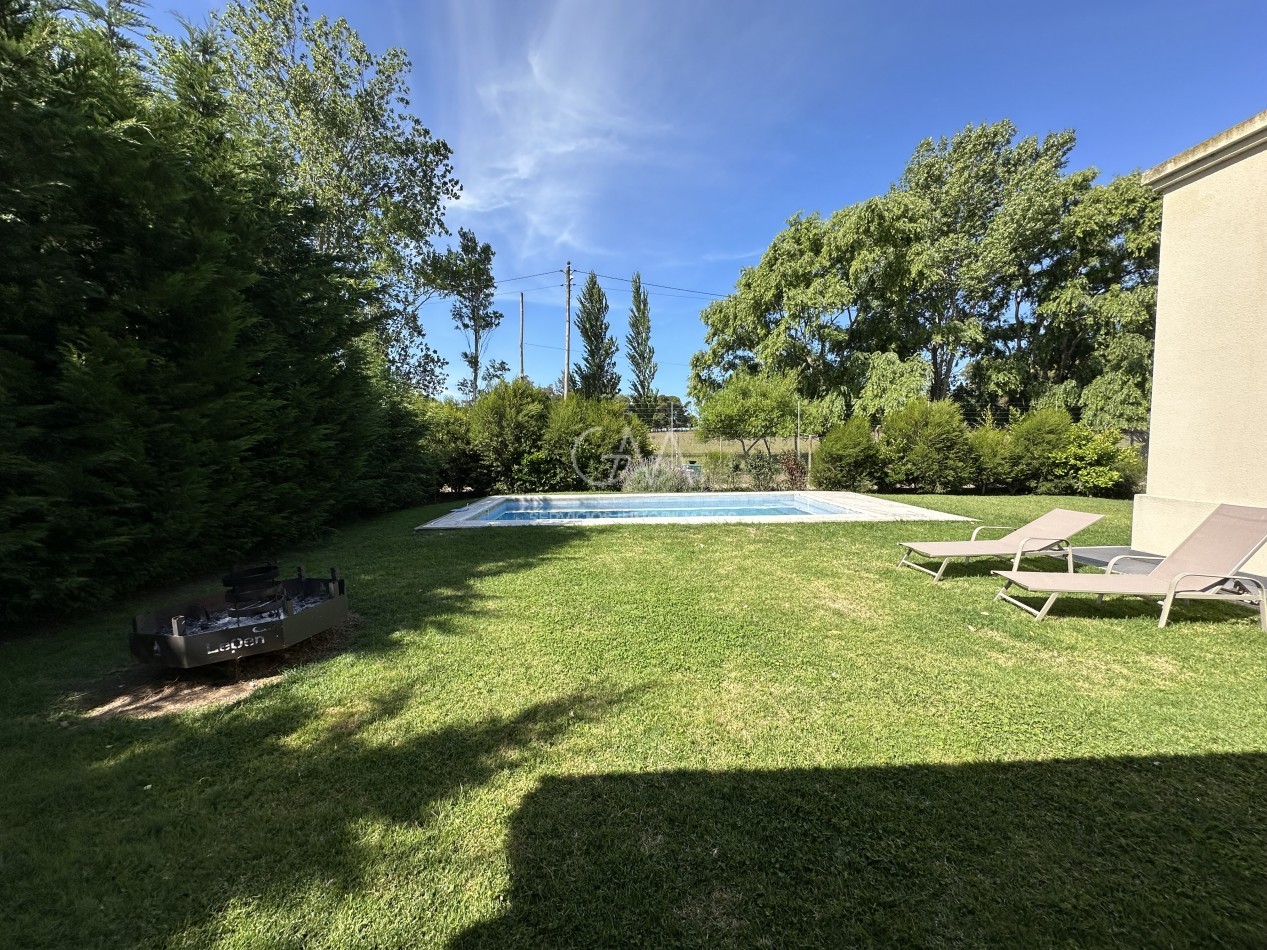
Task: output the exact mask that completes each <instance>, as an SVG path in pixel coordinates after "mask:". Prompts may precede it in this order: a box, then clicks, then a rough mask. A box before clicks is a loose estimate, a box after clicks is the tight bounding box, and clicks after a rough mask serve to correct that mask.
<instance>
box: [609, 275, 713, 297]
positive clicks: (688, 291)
mask: <svg viewBox="0 0 1267 950" xmlns="http://www.w3.org/2000/svg"><path fill="white" fill-rule="evenodd" d="M594 276H595V277H601V278H603V279H604V280H620V281H624V282H625V283H626V284H632V283H633V281H632V280H630V279H629V278H628V277H613V276H612V275H611V274H598V273H596V274H594ZM641 283H642V286H644V287H659V288H660V289H661V290H680V291H681V292H682V293H684V294H699V295H701V296H703V297H718V298H721V297H729V296H730V295H729V294H715V293H713V292H712V291H709V290H691V289H690V288H689V287H671V286H669V285H668V284H653V283H650V282H649V281H645V280H644V281H641ZM660 296H667V295H666V294H661V295H660Z"/></svg>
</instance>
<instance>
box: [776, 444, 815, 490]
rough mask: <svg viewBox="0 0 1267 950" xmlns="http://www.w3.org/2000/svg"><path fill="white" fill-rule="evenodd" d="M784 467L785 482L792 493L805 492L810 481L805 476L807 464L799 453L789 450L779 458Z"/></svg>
mask: <svg viewBox="0 0 1267 950" xmlns="http://www.w3.org/2000/svg"><path fill="white" fill-rule="evenodd" d="M779 463H780V464H781V465H782V466H783V480H784V481H785V482H787V487H788V488H790V489H791V490H792V491H804V490H805V486H806V485H807V484H808V483H809V479H808V478H807V477H806V474H805V462H804V461H803V460H802V459H801V456H800V454H799V453H797V452H793V451H791V450H788V451H787V452H784V453H783V454H782V455H780V456H779Z"/></svg>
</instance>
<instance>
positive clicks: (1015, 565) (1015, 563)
mask: <svg viewBox="0 0 1267 950" xmlns="http://www.w3.org/2000/svg"><path fill="white" fill-rule="evenodd" d="M1031 541H1046V542H1047V544H1045V545H1043V547H1042V548H1039V549H1038V550H1040V551H1042V550H1046V549H1047V548H1055V549H1056V550H1057V551H1059V550H1060V549H1061V548H1065V549H1068V548H1069V539H1068V538H1022V539H1021V543H1020V544H1018V545H1017V546H1016V557H1014V558H1012V570H1014V571H1019V570H1020V569H1021V558H1022V557H1024V556H1025V554H1026V551H1025V547H1026V545H1028V544H1029V543H1030V542H1031ZM1029 553H1030V554H1034V553H1037V552H1035V551H1030V552H1029ZM1069 570H1070V571H1072V570H1073V560H1072V557H1071V559H1070V561H1069Z"/></svg>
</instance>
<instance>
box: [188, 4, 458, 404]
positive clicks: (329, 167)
mask: <svg viewBox="0 0 1267 950" xmlns="http://www.w3.org/2000/svg"><path fill="white" fill-rule="evenodd" d="M213 22H214V23H215V25H216V26H217V28H219V29H221V30H223V31H224V33H225V36H226V37H227V39H228V41H229V43H230V44H231V46H232V49H233V55H232V57H230V58H229V60H228V63H229V65H230V67H231V69H232V87H231V94H232V100H233V104H234V107H235V108H236V109H238V110H239V111H240V112H241V113H242V114H243V115H244V116H245V117H247V119H248V120H249V121H250V122H251V123H252V125H253V128H254V132H255V134H257V135H259V136H261V137H263V138H264V139H265V140H266V141H267V142H269V143H270V146H271V151H272V154H273V157H274V159H275V160H276V161H277V162H279V163H280V165H281V167H282V169H283V171H284V174H285V176H286V180H287V182H288V183H290V184H291V185H293V186H294V187H295V188H296V189H297V190H299V191H300V192H301V193H303V194H305V195H308V196H310V197H311V199H312V201H313V202H314V203H315V204H316V206H317V208H318V209H319V210H320V211H321V217H320V223H319V226H318V230H317V234H316V244H317V248H318V250H320V251H321V252H323V253H327V254H337V255H339V256H341V257H345V258H348V259H350V260H352V261H353V262H355V263H356V264H357V265H358V266H359V268H360V269H361V271H362V273H363V274H364V275H365V278H366V279H367V280H368V281H369V282H370V283H371V285H372V287H374V288H376V289H377V290H378V291H379V293H378V294H377V296H376V300H377V303H376V305H375V309H374V311H373V312H374V317H375V320H374V324H375V332H376V334H377V337H378V340H379V343H380V345H381V346H382V347H383V349H384V351H385V353H386V354H387V357H388V360H389V366H390V367H391V369H392V371H393V372H394V373H395V374H396V375H398V376H401V377H403V378H405V379H407V380H409V381H410V382H411V383H413V384H414V385H415V387H416V388H419V389H420V390H422V391H424V392H429V393H435V392H438V391H439V389H440V388H441V385H442V382H443V380H442V373H443V367H444V361H443V360H441V359H440V358H439V356H438V355H437V354H436V353H435V351H434V350H432V349H431V348H430V347H429V346H428V345H427V344H426V343H425V341H424V338H425V333H424V330H423V327H422V324H421V321H420V318H419V309H420V307H421V306H422V304H423V303H425V302H426V301H427V300H428V299H429V298H431V297H432V296H433V295H435V294H437V293H442V292H445V291H447V290H448V289H449V288H450V286H451V283H452V280H453V275H452V274H451V273H450V267H451V265H452V264H453V258H452V257H451V255H445V254H440V253H438V252H437V251H436V250H435V248H434V247H433V241H434V239H435V238H436V237H437V236H438V235H443V234H445V233H446V230H445V227H444V220H443V219H444V210H445V205H446V203H447V202H448V201H452V200H454V199H456V198H457V196H458V191H459V186H458V183H457V180H456V179H455V178H454V177H453V169H452V166H451V164H450V155H451V152H450V149H449V146H448V145H447V144H446V143H445V142H444V141H443V140H441V139H437V138H435V137H433V136H432V134H431V132H430V131H429V130H428V129H427V128H426V126H425V125H423V123H422V122H421V120H419V119H418V117H417V116H415V115H413V114H412V113H410V112H409V111H408V109H409V105H410V102H409V86H408V76H409V72H410V69H411V68H412V67H411V64H410V62H409V59H408V58H407V57H406V55H405V53H404V51H403V50H401V49H399V48H397V47H392V48H390V49H388V50H386V51H385V52H383V53H382V54H375V53H373V52H371V51H370V50H369V48H368V47H367V46H366V45H365V43H364V42H363V41H362V39H361V37H360V36H359V35H358V34H357V32H356V31H355V30H354V29H353V28H352V27H351V26H350V25H349V24H348V22H347V21H346V20H344V19H342V18H339V19H336V20H331V19H330V18H329V17H326V16H319V17H316V18H314V17H313V16H312V15H311V14H310V13H309V12H308V8H307V6H306V5H305V4H303V3H302V2H301V0H250V2H247V0H230V2H229V3H228V4H227V5H226V7H225V8H224V10H223V11H222V12H220V13H217V14H215V16H214V18H213Z"/></svg>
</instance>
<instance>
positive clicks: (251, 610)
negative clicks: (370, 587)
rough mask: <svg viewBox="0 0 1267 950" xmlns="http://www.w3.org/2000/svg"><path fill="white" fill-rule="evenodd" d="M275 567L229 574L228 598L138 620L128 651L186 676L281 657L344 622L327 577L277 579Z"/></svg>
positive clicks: (339, 590)
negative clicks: (262, 656)
mask: <svg viewBox="0 0 1267 950" xmlns="http://www.w3.org/2000/svg"><path fill="white" fill-rule="evenodd" d="M277 575H278V567H277V565H276V564H261V565H258V566H255V567H249V568H245V569H243V570H240V571H235V572H233V573H231V574H226V575H225V577H224V579H223V581H224V586H225V591H224V593H223V594H212V595H211V596H208V597H202V598H199V599H198V600H194V601H191V602H189V603H186V604H181V605H179V606H173V607H168V608H164V609H163V610H158V611H155V612H154V613H148V614H138V615H137V616H136V619H135V620H134V621H133V624H132V636H131V637H130V638H129V645H130V646H131V648H132V655H133V656H134V657H136V658H137V659H138V660H140V661H141V662H143V663H156V664H159V665H160V666H176V667H181V668H182V669H188V668H190V667H194V666H206V665H207V664H209V663H223V662H225V661H226V660H240V659H241V658H242V657H244V656H255V655H256V654H259V653H271V652H272V651H273V650H284V649H285V648H286V647H290V646H294V645H295V644H296V643H299V642H300V641H302V640H307V639H308V638H309V637H311V636H313V635H314V634H318V633H321V631H323V630H329V629H330V628H331V627H337V626H338V625H339V624H341V623H343V622H344V621H345V620H347V617H348V597H347V592H346V590H345V589H344V583H343V579H342V578H341V577H339V572H338V571H337V570H335V569H334V568H331V569H330V576H329V577H305V576H304V571H303V568H299V570H298V571H297V572H296V576H295V577H291V578H287V579H286V580H278V577H277Z"/></svg>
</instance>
